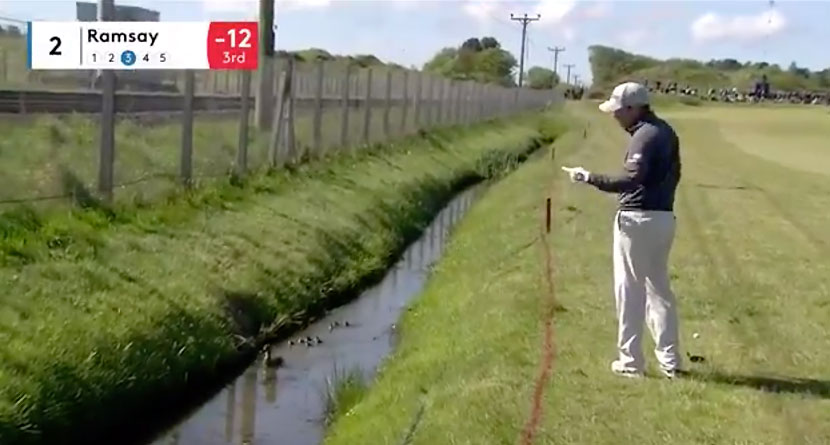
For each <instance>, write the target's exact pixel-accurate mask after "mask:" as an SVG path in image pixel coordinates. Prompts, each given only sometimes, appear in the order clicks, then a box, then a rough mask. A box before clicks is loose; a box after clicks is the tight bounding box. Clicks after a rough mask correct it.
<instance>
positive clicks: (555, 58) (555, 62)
mask: <svg viewBox="0 0 830 445" xmlns="http://www.w3.org/2000/svg"><path fill="white" fill-rule="evenodd" d="M548 51H550V52H552V53H553V73H554V74H556V75H558V74H559V73H558V70H557V66H558V65H559V53H561V52H563V51H565V48H564V47H562V48H560V47H558V46H554V47H553V48H551V47H548Z"/></svg>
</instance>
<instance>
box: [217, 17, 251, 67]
mask: <svg viewBox="0 0 830 445" xmlns="http://www.w3.org/2000/svg"><path fill="white" fill-rule="evenodd" d="M257 29H258V27H257V22H210V28H208V41H207V48H208V51H207V55H208V66H210V69H212V70H255V69H257V57H258V55H259V33H258V32H257Z"/></svg>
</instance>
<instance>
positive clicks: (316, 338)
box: [314, 336, 323, 345]
mask: <svg viewBox="0 0 830 445" xmlns="http://www.w3.org/2000/svg"><path fill="white" fill-rule="evenodd" d="M314 340H315V341H317V344H318V345H321V344H323V340H321V339H320V337H319V336H318V337H315V338H314Z"/></svg>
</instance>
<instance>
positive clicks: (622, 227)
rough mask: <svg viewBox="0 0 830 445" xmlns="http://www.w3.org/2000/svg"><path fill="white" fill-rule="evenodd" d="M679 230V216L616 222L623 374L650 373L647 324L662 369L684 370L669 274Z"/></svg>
mask: <svg viewBox="0 0 830 445" xmlns="http://www.w3.org/2000/svg"><path fill="white" fill-rule="evenodd" d="M675 224H676V220H675V217H674V214H673V213H672V212H666V211H631V210H622V211H618V212H617V214H616V217H615V218H614V291H615V297H616V300H617V322H618V331H617V349H618V354H619V357H618V366H620V367H621V368H623V369H628V370H632V371H637V372H642V371H644V368H645V360H644V357H643V352H642V337H643V322H644V321H645V322H647V323H646V324H648V327H649V331H651V335H652V337H653V338H654V343H655V344H656V346H655V349H654V353H655V355H656V357H657V361H658V362H659V364H660V367H661V368H662V369H665V370H671V369H679V368H680V367H681V364H682V363H681V361H682V359H681V356H680V352H679V345H678V327H677V304H676V301H675V296H674V293H673V292H672V290H671V285H670V284H669V272H668V260H669V252H670V250H671V246H672V242H673V241H674V232H675Z"/></svg>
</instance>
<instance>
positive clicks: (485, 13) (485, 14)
mask: <svg viewBox="0 0 830 445" xmlns="http://www.w3.org/2000/svg"><path fill="white" fill-rule="evenodd" d="M503 9H504V5H502V4H500V3H499V2H498V1H496V0H467V1H466V2H464V12H466V13H467V14H468V15H470V16H472V17H473V18H474V19H476V20H478V21H479V22H481V23H489V22H490V21H493V20H496V17H499V16H501V15H503V14H502V12H503V11H502V10H503Z"/></svg>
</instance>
